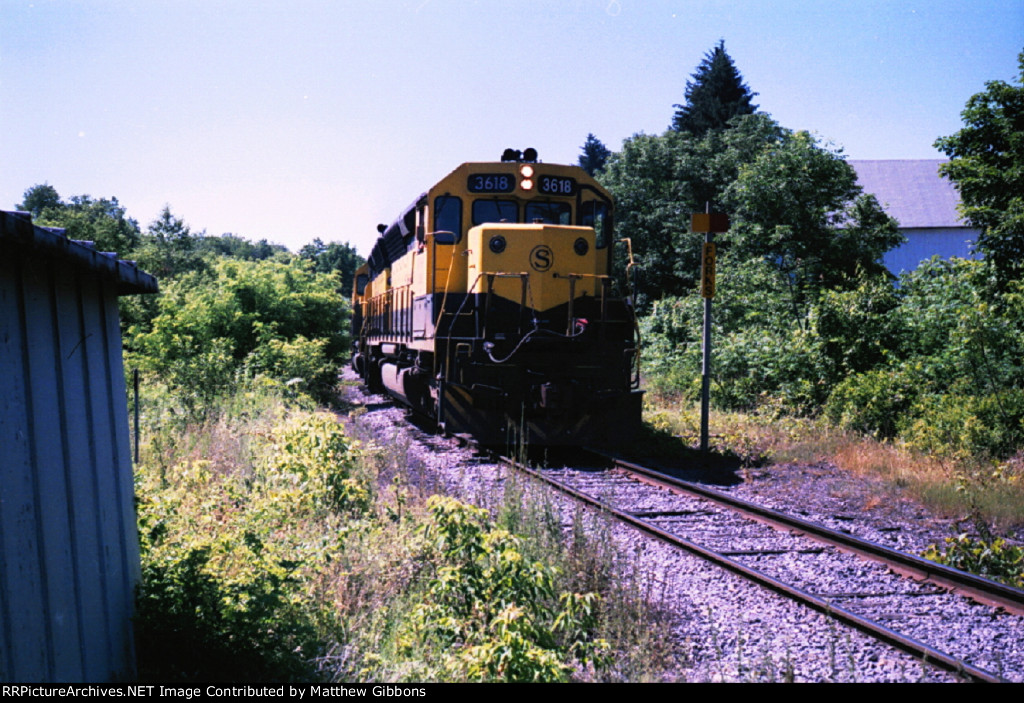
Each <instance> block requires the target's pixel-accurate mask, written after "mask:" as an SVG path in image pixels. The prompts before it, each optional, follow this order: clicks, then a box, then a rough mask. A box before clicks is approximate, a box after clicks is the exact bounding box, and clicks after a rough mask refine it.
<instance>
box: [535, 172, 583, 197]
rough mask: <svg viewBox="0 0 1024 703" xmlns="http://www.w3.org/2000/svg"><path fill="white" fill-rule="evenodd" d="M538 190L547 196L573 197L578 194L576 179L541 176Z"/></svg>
mask: <svg viewBox="0 0 1024 703" xmlns="http://www.w3.org/2000/svg"><path fill="white" fill-rule="evenodd" d="M537 190H538V191H539V192H541V193H544V194H545V195H573V194H575V193H576V179H575V178H567V177H560V176H541V177H540V180H539V181H538V183H537Z"/></svg>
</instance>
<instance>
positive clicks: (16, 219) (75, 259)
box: [0, 210, 158, 295]
mask: <svg viewBox="0 0 1024 703" xmlns="http://www.w3.org/2000/svg"><path fill="white" fill-rule="evenodd" d="M8 247H17V248H20V249H22V250H29V251H33V252H36V253H37V254H39V255H40V256H45V257H50V258H56V259H63V260H66V261H70V262H72V263H73V264H75V265H76V266H79V267H81V268H82V269H84V270H86V271H90V272H93V273H96V274H97V275H100V276H103V277H106V278H110V279H113V280H114V281H116V283H117V293H118V295H126V294H132V293H156V292H157V290H158V286H157V282H156V278H154V277H153V276H152V275H150V274H148V273H146V272H145V271H142V270H141V269H139V267H138V266H136V265H135V262H134V261H124V260H121V259H118V258H117V254H115V253H113V252H106V251H96V249H95V248H94V247H93V245H92V242H80V241H78V240H75V239H68V238H67V235H65V234H64V230H63V229H59V228H57V227H41V226H39V225H36V224H33V223H32V216H31V215H30V214H29V213H27V212H8V211H4V210H0V252H2V251H3V250H6V249H7V248H8Z"/></svg>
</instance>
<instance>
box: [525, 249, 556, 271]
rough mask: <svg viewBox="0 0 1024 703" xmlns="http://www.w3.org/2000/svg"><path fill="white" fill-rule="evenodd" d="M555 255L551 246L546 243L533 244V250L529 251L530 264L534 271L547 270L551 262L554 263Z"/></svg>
mask: <svg viewBox="0 0 1024 703" xmlns="http://www.w3.org/2000/svg"><path fill="white" fill-rule="evenodd" d="M554 260H555V255H554V253H553V252H552V251H551V247H549V246H548V245H547V244H541V245H539V246H535V247H534V248H533V251H531V252H530V266H532V267H533V268H534V270H535V271H541V272H543V271H547V270H548V269H549V268H551V264H552V263H554Z"/></svg>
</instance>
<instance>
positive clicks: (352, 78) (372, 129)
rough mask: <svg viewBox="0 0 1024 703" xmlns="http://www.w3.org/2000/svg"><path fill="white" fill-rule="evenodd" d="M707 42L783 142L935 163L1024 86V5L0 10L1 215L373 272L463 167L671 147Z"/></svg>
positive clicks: (63, 6)
mask: <svg viewBox="0 0 1024 703" xmlns="http://www.w3.org/2000/svg"><path fill="white" fill-rule="evenodd" d="M720 39H722V40H724V41H725V46H726V50H727V51H728V52H729V54H730V55H731V56H732V58H733V60H734V61H735V63H736V65H737V67H738V68H739V70H740V72H741V73H742V74H743V77H744V79H745V81H746V82H747V84H748V85H749V86H750V87H751V89H752V90H754V91H755V92H757V93H758V96H757V97H756V98H755V100H754V102H755V103H757V104H758V105H759V106H760V109H761V110H762V111H764V112H768V113H770V114H771V115H772V116H773V117H774V118H775V119H776V120H778V121H779V122H780V123H781V124H782V125H783V126H785V127H789V128H792V129H806V130H809V131H812V132H814V133H816V134H818V135H820V137H821V138H822V139H823V140H825V141H829V142H831V143H833V144H834V145H835V146H836V147H837V148H838V147H842V148H843V149H844V153H845V154H846V155H847V156H848V157H849V158H853V159H883V158H938V157H939V156H940V154H939V153H938V152H936V151H935V150H934V148H933V147H932V146H931V145H932V143H933V142H934V141H935V139H936V138H937V137H939V136H944V135H947V134H950V133H952V132H955V131H956V130H957V129H959V127H960V111H961V110H962V109H963V106H964V103H965V102H966V100H967V98H969V97H970V96H971V95H972V94H974V93H976V92H979V91H980V90H982V89H983V88H984V83H985V81H987V80H992V79H1001V80H1006V81H1015V80H1016V78H1017V73H1018V71H1017V54H1018V53H1019V52H1020V51H1021V50H1022V49H1024V0H971V1H970V2H966V1H964V0H921V1H918V0H906V1H904V2H882V1H881V0H845V1H844V0H838V1H836V2H830V3H825V2H817V1H811V0H799V1H798V0H772V1H768V0H675V1H673V0H547V1H541V0H516V1H515V2H501V1H498V0H478V1H475V2H473V1H469V0H410V1H408V2H402V1H400V0H383V1H378V2H369V1H367V2H355V1H351V2H349V1H345V0H335V1H326V0H290V1H288V2H285V1H283V0H282V1H279V2H269V1H258V0H247V1H238V2H235V1H225V2H218V1H216V0H152V1H148V2H134V1H129V0H32V1H25V0H0V154H2V162H0V163H2V168H0V208H5V209H11V208H13V207H14V206H15V205H16V204H17V203H19V202H20V201H21V198H22V194H23V193H24V191H25V189H26V188H28V187H30V186H32V185H34V184H37V183H43V182H48V183H49V184H51V185H53V186H54V187H55V188H57V190H58V192H60V194H61V195H62V196H63V197H65V198H66V197H69V196H71V195H80V194H89V195H92V196H93V197H110V196H116V197H117V198H118V199H119V200H120V201H121V203H122V205H124V206H125V207H127V209H128V212H129V215H131V216H133V217H135V218H136V219H137V220H139V222H140V224H141V225H142V226H143V227H145V226H146V225H147V224H148V223H149V222H150V221H151V220H153V219H154V218H155V217H156V216H157V214H158V213H159V211H160V210H161V209H162V208H163V206H164V205H165V204H169V205H170V206H171V209H172V211H173V212H174V213H175V214H176V215H178V216H179V217H182V218H183V219H184V220H185V221H186V222H187V223H188V224H189V225H190V226H191V227H192V228H193V230H196V231H199V230H206V231H207V233H209V234H221V233H224V232H233V233H235V234H239V235H241V236H244V237H247V238H249V239H260V238H267V239H270V240H271V241H276V242H279V243H283V244H286V245H287V246H289V247H290V248H292V249H293V250H294V249H297V248H298V247H299V246H301V245H302V244H305V243H307V242H309V241H311V240H312V239H313V238H314V237H320V238H321V239H323V240H324V241H349V242H352V243H353V244H355V245H356V246H357V247H358V248H359V250H360V251H361V252H362V253H364V254H366V253H367V252H368V250H369V247H370V246H372V242H373V240H374V238H375V237H376V229H375V226H376V224H377V223H378V222H385V221H387V222H390V221H391V220H392V219H393V218H394V217H395V216H397V214H398V213H399V211H400V210H401V208H403V207H404V206H405V205H407V204H408V203H409V202H410V201H412V200H413V199H414V198H415V197H416V196H417V195H419V193H421V192H422V191H423V190H425V189H426V188H427V187H429V186H430V185H431V184H432V183H433V182H434V181H436V180H438V179H439V178H440V177H442V176H444V175H445V174H446V173H448V172H449V171H450V170H451V169H452V168H454V167H455V166H456V165H458V164H459V163H462V162H464V161H487V160H491V159H494V158H497V157H498V156H499V155H500V153H501V151H502V150H503V149H504V148H505V147H508V146H512V147H516V148H520V149H521V148H525V147H527V146H533V147H535V148H537V150H538V151H539V153H540V158H541V159H542V160H544V161H549V162H560V163H565V162H569V163H575V161H576V159H577V158H578V156H579V149H580V146H581V145H582V144H583V142H584V140H585V138H586V136H587V133H588V132H593V133H594V134H595V135H597V136H598V138H600V139H601V140H602V141H603V142H604V143H605V144H606V145H607V146H608V147H609V148H611V149H613V150H615V149H618V148H619V147H620V146H621V144H622V141H623V140H624V139H627V138H629V137H630V136H631V135H633V134H635V133H638V132H646V133H649V134H651V133H661V132H663V131H664V130H665V128H666V127H667V126H668V124H669V123H670V121H671V118H672V113H673V107H672V105H673V104H674V103H680V102H683V100H684V98H685V95H684V92H685V86H686V81H687V80H688V79H689V78H690V76H691V74H692V73H693V72H694V70H695V69H696V67H697V65H698V64H699V63H700V61H701V60H702V58H703V56H704V54H705V53H706V52H707V51H708V50H709V49H711V48H712V47H713V46H714V45H715V44H717V42H718V41H719V40H720Z"/></svg>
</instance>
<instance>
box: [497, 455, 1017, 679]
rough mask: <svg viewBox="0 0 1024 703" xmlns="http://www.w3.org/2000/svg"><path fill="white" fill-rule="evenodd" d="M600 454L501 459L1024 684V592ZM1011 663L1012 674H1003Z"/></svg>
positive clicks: (974, 671)
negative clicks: (554, 460)
mask: <svg viewBox="0 0 1024 703" xmlns="http://www.w3.org/2000/svg"><path fill="white" fill-rule="evenodd" d="M592 455H593V457H594V459H593V461H592V462H588V464H592V465H594V466H599V465H601V464H602V463H603V465H604V466H605V467H606V468H605V469H603V470H595V469H589V470H580V469H569V468H567V469H535V468H530V467H527V466H524V465H522V464H521V463H519V462H514V461H512V460H511V459H507V458H506V459H505V461H507V462H509V463H510V464H512V465H514V466H515V467H516V468H517V469H518V470H519V471H522V472H524V473H527V474H528V475H530V476H533V477H535V478H537V479H540V480H542V481H544V482H545V483H547V484H550V485H552V486H553V487H555V488H557V489H558V490H560V491H562V492H563V493H566V494H568V495H570V496H572V497H573V498H575V499H576V500H579V501H582V502H583V503H586V504H588V505H590V506H592V507H594V508H596V509H598V510H600V511H603V512H604V513H606V514H608V515H610V516H612V517H614V518H615V519H616V520H619V521H621V522H623V523H626V524H628V525H630V526H631V527H632V528H633V529H636V530H640V531H642V532H643V533H645V534H647V535H649V536H651V537H654V538H656V539H658V540H661V541H663V542H666V543H668V544H670V545H672V546H673V547H676V548H679V549H683V550H685V551H687V552H689V553H691V554H693V555H696V556H698V557H699V558H701V559H704V560H707V561H710V562H712V563H714V564H716V565H717V566H719V567H721V568H724V569H727V570H729V571H731V572H733V573H735V574H737V575H739V576H741V577H743V578H745V579H748V580H750V581H752V582H754V583H757V584H758V585H760V586H762V587H765V588H768V589H771V590H773V591H775V592H776V593H779V594H781V595H783V596H785V597H787V598H790V599H793V600H795V601H797V602H799V603H801V604H803V605H805V606H807V607H810V608H812V609H814V610H817V611H819V612H822V613H824V614H826V615H827V616H828V617H831V618H833V619H835V620H836V621H839V622H842V623H844V624H846V625H848V626H850V627H853V628H855V629H857V630H860V631H861V632H864V633H866V634H868V635H869V636H870V637H873V638H875V639H878V640H880V641H882V642H884V643H886V644H888V645H890V646H892V647H895V648H897V649H899V650H902V651H904V652H906V653H908V654H910V655H911V656H913V657H915V658H917V659H918V660H920V661H925V662H927V663H928V664H929V665H931V666H934V667H936V668H938V669H941V670H944V671H948V672H951V673H952V674H954V675H955V676H957V677H959V678H962V679H965V680H969V681H983V682H1006V681H1009V680H1024V679H1021V678H1019V677H1021V675H1022V673H1024V652H1020V651H1015V650H1017V649H1021V648H1022V646H1024V645H1021V643H1022V642H1024V617H1022V615H1024V592H1022V591H1019V590H1017V589H1013V588H1010V587H1008V586H1004V585H1002V584H997V583H993V582H991V581H988V580H986V579H982V578H979V577H977V576H973V575H971V574H965V573H963V572H959V571H957V570H955V569H949V568H947V567H943V566H941V565H938V564H935V563H932V562H929V561H927V560H924V559H921V558H919V557H916V556H913V555H908V554H905V553H901V552H897V551H895V550H892V549H889V548H887V547H883V546H880V545H877V544H873V543H871V542H867V541H865V540H862V539H859V538H856V537H852V536H851V535H849V534H845V533H842V532H837V531H835V530H830V529H828V528H825V527H822V526H820V525H817V524H814V523H811V522H808V521H806V520H800V519H798V518H794V517H792V516H790V515H786V514H784V513H780V512H778V511H774V510H770V509H767V508H764V507H761V506H757V505H755V504H752V503H748V502H746V501H741V500H738V499H735V498H733V497H731V496H728V495H726V494H724V493H721V492H718V491H714V490H712V489H709V488H706V487H704V486H701V485H699V484H693V483H689V482H686V481H681V480H679V479H676V478H674V477H672V476H669V475H667V474H664V473H661V472H659V471H656V470H653V469H651V468H648V467H644V466H640V465H637V464H634V463H631V462H627V461H624V460H622V459H619V458H617V457H612V456H609V455H606V454H601V453H597V452H592ZM968 599H970V600H968ZM993 623H999V625H998V626H993ZM1008 643H1009V644H1010V645H1011V646H1010V647H1007V644H1008ZM1012 645H1016V646H1012ZM1007 670H1010V671H1012V672H1016V674H1015V675H1013V677H1012V678H1006V677H1005V676H1004V673H1003V672H1005V671H1007Z"/></svg>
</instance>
